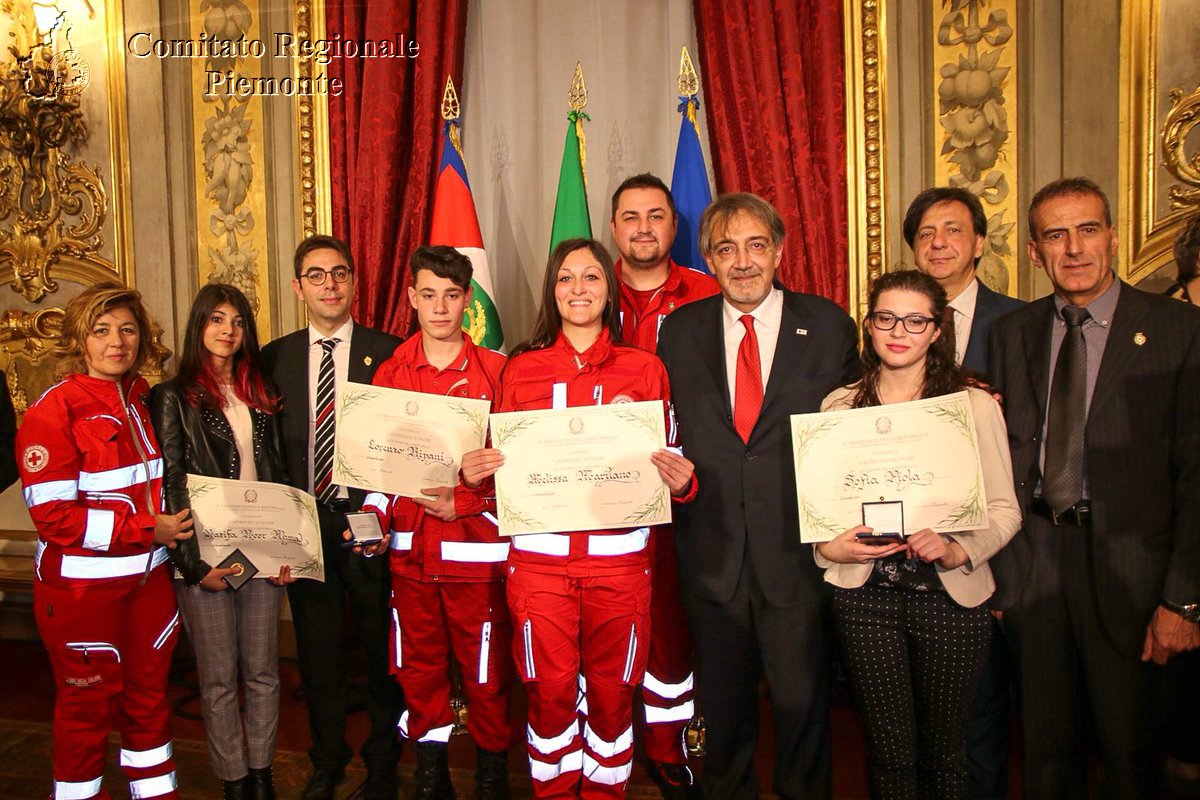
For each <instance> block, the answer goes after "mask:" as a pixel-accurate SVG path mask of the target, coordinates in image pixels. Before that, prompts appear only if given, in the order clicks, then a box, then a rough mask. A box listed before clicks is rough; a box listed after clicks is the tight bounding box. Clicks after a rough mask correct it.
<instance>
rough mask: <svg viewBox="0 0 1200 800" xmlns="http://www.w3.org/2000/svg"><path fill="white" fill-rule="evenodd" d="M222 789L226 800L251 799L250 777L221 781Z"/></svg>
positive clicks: (222, 795)
mask: <svg viewBox="0 0 1200 800" xmlns="http://www.w3.org/2000/svg"><path fill="white" fill-rule="evenodd" d="M221 790H222V794H221V797H222V798H224V800H250V778H248V777H246V778H239V779H237V780H236V781H221Z"/></svg>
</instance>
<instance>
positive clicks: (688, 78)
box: [679, 44, 700, 97]
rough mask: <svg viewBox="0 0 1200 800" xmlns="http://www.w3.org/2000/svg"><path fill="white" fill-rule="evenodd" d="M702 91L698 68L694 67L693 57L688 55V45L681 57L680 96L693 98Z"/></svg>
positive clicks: (685, 46)
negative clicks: (697, 72)
mask: <svg viewBox="0 0 1200 800" xmlns="http://www.w3.org/2000/svg"><path fill="white" fill-rule="evenodd" d="M699 91H700V78H699V77H698V76H697V75H696V68H695V67H694V66H692V57H691V56H690V55H688V49H687V45H686V44H685V45H684V46H683V52H682V53H681V54H680V56H679V96H680V97H691V96H693V95H695V94H696V93H697V92H699Z"/></svg>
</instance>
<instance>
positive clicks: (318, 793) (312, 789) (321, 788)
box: [300, 768, 346, 800]
mask: <svg viewBox="0 0 1200 800" xmlns="http://www.w3.org/2000/svg"><path fill="white" fill-rule="evenodd" d="M344 780H346V770H344V769H315V768H314V769H313V771H312V775H309V776H308V782H307V783H305V784H304V788H303V789H301V790H300V800H333V792H334V790H335V789H337V787H338V784H340V783H341V782H342V781H344Z"/></svg>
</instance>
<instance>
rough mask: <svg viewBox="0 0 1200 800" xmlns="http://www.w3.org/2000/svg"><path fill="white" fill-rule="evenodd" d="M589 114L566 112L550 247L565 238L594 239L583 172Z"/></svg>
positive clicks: (585, 179)
mask: <svg viewBox="0 0 1200 800" xmlns="http://www.w3.org/2000/svg"><path fill="white" fill-rule="evenodd" d="M587 118H588V116H587V114H584V113H583V112H582V111H572V112H571V113H570V114H568V115H567V119H568V120H570V124H569V125H568V126H567V141H566V144H565V145H564V146H563V157H562V167H561V168H560V169H559V172H558V197H557V198H556V199H555V201H554V224H553V225H552V226H551V229H550V250H551V251H553V250H554V246H555V245H557V244H558V243H559V242H561V241H563V240H564V239H572V238H574V237H576V236H581V237H583V238H585V239H590V238H592V220H591V217H590V216H589V215H588V203H587V177H586V173H585V172H584V168H585V165H586V160H585V159H586V158H587V155H586V153H587V151H586V150H585V149H584V137H583V121H584V120H585V119H587Z"/></svg>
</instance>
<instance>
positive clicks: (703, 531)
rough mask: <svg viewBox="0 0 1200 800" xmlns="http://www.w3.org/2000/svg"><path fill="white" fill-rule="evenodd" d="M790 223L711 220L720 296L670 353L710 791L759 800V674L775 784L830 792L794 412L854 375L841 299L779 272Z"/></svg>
mask: <svg viewBox="0 0 1200 800" xmlns="http://www.w3.org/2000/svg"><path fill="white" fill-rule="evenodd" d="M783 243H784V228H783V221H782V220H781V219H780V217H779V214H778V212H777V211H776V210H775V209H774V207H772V206H771V204H770V203H768V202H767V201H765V200H763V199H762V198H760V197H757V196H755V195H751V194H730V195H724V196H722V197H721V198H719V199H718V200H717V201H716V202H714V203H713V204H712V205H711V206H710V207H709V208H708V209H707V210H706V211H705V212H704V216H703V218H702V220H701V223H700V250H701V252H702V253H704V254H705V258H706V259H707V261H708V264H709V266H710V268H711V269H712V271H713V273H714V274H715V275H716V277H717V282H718V283H719V284H720V286H721V294H720V295H717V296H713V297H710V298H707V299H704V300H697V301H696V302H694V303H689V304H688V305H686V306H684V307H683V308H679V309H677V310H675V311H674V312H673V313H672V314H671V315H670V316H668V317H667V318H666V319H665V320H664V321H663V325H662V328H661V330H660V332H659V340H658V354H659V356H660V357H661V358H662V360H663V362H664V363H665V364H666V366H667V372H668V373H669V375H670V379H671V397H672V400H673V402H674V406H675V415H676V419H677V421H678V423H679V430H680V440H681V442H682V444H683V450H684V454H685V455H686V456H687V457H688V458H689V459H691V460H692V461H693V462H694V463H695V465H696V476H697V478H698V479H699V485H700V489H699V493H698V494H697V496H696V499H695V500H694V502H692V503H690V504H687V505H683V506H680V507H679V508H677V510H676V514H675V544H676V549H677V552H678V556H679V576H680V583H681V584H682V591H683V599H684V607H685V608H686V610H687V614H688V618H689V620H690V622H691V626H692V633H693V637H694V640H695V648H696V666H697V670H696V672H697V679H698V690H699V693H700V695H701V697H702V698H703V703H704V716H705V728H706V733H707V742H706V745H707V751H708V753H707V757H706V759H705V765H704V774H703V777H702V779H701V787H702V789H703V790H704V794H705V796H707V797H719V798H723V799H725V798H729V799H731V800H738V799H740V798H747V800H748V799H749V798H755V797H757V796H758V788H757V786H756V784H755V778H754V763H753V762H754V749H755V744H756V739H757V734H758V683H759V680H760V678H761V677H762V676H764V675H765V677H766V679H767V682H768V684H769V685H770V688H771V704H772V714H773V718H774V733H775V773H774V790H775V792H776V793H777V794H779V795H780V796H781V797H784V798H828V797H829V796H830V795H831V791H832V786H831V769H830V742H829V683H830V677H829V631H828V629H827V626H826V616H827V609H826V604H825V600H824V597H825V595H824V592H823V591H822V575H821V571H820V570H819V569H818V568H817V566H816V563H815V562H814V560H813V553H812V546H811V545H804V544H801V542H800V532H799V525H798V514H797V509H796V486H795V471H794V468H793V462H792V454H791V435H790V432H789V430H790V429H789V426H788V417H789V415H791V414H799V413H808V412H814V411H817V410H818V409H819V407H820V404H821V400H822V399H823V398H824V397H825V395H826V394H827V393H828V392H829V391H830V390H831V389H833V388H834V387H836V386H839V385H844V384H847V383H850V382H852V381H853V380H854V378H855V375H856V372H857V364H858V352H857V342H858V337H857V334H856V331H855V326H854V323H853V322H852V321H851V319H850V317H849V316H847V315H846V312H844V311H842V309H840V308H839V307H838V306H837V305H835V304H834V303H832V302H830V301H828V300H825V299H823V298H820V297H815V296H813V295H806V294H798V293H794V292H789V291H787V290H785V289H782V288H780V287H779V286H778V285H777V284H776V283H775V280H774V278H775V270H776V269H777V267H778V266H779V262H780V259H781V256H782V247H783Z"/></svg>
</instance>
